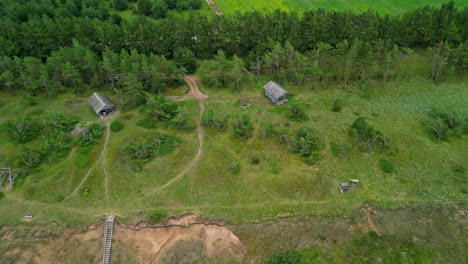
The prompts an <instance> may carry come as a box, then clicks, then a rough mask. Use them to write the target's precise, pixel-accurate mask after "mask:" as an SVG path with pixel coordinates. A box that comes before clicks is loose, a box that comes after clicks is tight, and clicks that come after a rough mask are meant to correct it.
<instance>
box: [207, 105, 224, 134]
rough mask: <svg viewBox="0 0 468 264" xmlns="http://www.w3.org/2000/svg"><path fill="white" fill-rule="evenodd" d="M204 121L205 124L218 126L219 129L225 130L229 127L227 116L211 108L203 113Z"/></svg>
mask: <svg viewBox="0 0 468 264" xmlns="http://www.w3.org/2000/svg"><path fill="white" fill-rule="evenodd" d="M202 123H203V125H204V126H206V127H213V128H216V130H218V131H224V130H226V128H227V118H226V117H225V116H221V115H220V114H218V113H216V112H215V111H213V110H211V109H210V110H208V111H206V112H205V113H203V118H202Z"/></svg>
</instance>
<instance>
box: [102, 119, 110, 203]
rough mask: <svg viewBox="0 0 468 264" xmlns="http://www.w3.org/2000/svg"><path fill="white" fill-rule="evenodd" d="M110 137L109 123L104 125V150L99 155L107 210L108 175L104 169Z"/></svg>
mask: <svg viewBox="0 0 468 264" xmlns="http://www.w3.org/2000/svg"><path fill="white" fill-rule="evenodd" d="M109 135H110V124H109V121H107V123H106V141H105V143H104V148H103V150H102V153H101V156H100V157H101V158H102V162H101V165H102V171H103V172H104V186H105V191H106V205H107V208H109V204H110V203H109V174H108V173H107V168H106V162H107V158H106V155H107V145H108V143H109V137H110V136H109Z"/></svg>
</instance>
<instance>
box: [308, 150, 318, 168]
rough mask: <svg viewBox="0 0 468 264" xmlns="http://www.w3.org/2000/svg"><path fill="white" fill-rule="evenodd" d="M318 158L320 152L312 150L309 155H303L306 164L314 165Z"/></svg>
mask: <svg viewBox="0 0 468 264" xmlns="http://www.w3.org/2000/svg"><path fill="white" fill-rule="evenodd" d="M319 160H320V154H319V153H318V152H316V151H312V152H311V153H310V155H309V156H306V157H305V163H306V164H307V165H310V166H312V165H315V164H317V162H318V161H319Z"/></svg>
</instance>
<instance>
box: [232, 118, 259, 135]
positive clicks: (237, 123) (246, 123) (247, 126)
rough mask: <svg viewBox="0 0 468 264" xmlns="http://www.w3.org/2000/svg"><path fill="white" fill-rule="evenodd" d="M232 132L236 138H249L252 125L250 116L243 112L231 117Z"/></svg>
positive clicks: (252, 128) (251, 132)
mask: <svg viewBox="0 0 468 264" xmlns="http://www.w3.org/2000/svg"><path fill="white" fill-rule="evenodd" d="M231 123H232V125H231V126H232V133H233V135H234V136H235V137H237V138H250V137H251V136H252V134H253V131H254V127H253V124H252V121H250V116H249V115H247V114H243V113H237V114H235V115H234V116H233V117H232V122H231Z"/></svg>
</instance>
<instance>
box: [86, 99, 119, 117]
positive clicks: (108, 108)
mask: <svg viewBox="0 0 468 264" xmlns="http://www.w3.org/2000/svg"><path fill="white" fill-rule="evenodd" d="M88 103H89V105H90V106H91V108H92V109H93V110H94V112H95V113H96V115H98V116H99V117H102V116H106V115H108V114H110V113H112V111H113V110H114V108H115V106H114V104H112V101H111V100H110V99H109V97H107V95H105V94H101V93H93V95H91V97H89V98H88Z"/></svg>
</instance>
